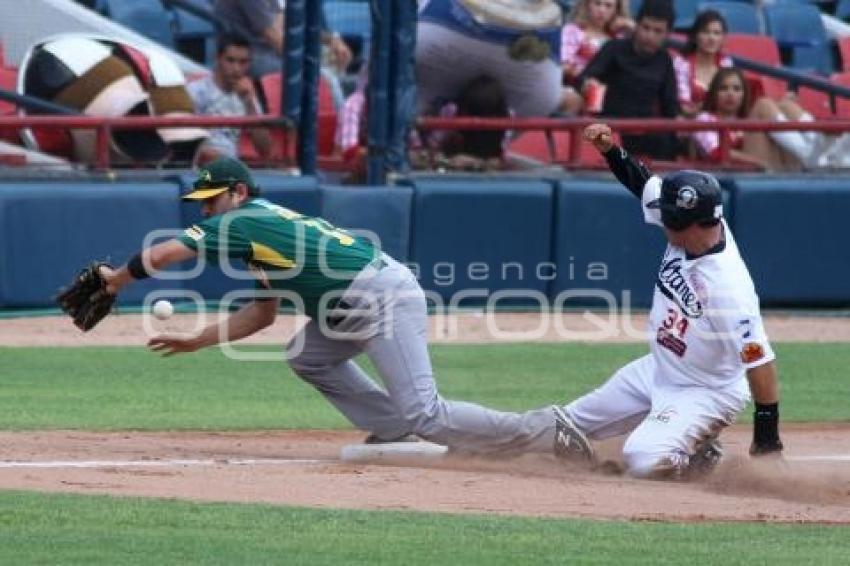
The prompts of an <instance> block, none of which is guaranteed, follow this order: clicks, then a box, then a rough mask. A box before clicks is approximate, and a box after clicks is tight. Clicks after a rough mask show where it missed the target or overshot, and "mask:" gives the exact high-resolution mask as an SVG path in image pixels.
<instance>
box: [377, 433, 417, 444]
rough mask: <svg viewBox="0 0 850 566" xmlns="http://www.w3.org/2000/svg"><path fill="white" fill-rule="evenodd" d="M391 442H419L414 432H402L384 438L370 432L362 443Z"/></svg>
mask: <svg viewBox="0 0 850 566" xmlns="http://www.w3.org/2000/svg"><path fill="white" fill-rule="evenodd" d="M391 442H419V437H418V436H416V435H415V434H402V435H401V436H398V437H396V438H389V439H384V438H381V437H380V436H378V435H377V434H370V435H369V436H367V437H366V439H365V440H364V441H363V443H364V444H389V443H391Z"/></svg>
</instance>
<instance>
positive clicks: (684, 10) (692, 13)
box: [629, 0, 699, 30]
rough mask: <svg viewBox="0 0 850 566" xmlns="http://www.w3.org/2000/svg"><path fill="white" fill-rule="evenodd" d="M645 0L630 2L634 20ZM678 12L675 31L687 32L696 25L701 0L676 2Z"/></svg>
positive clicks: (630, 10) (674, 25) (630, 11)
mask: <svg viewBox="0 0 850 566" xmlns="http://www.w3.org/2000/svg"><path fill="white" fill-rule="evenodd" d="M642 4H643V0H629V14H630V15H631V16H632V18H634V17H635V16H637V13H638V11H639V10H640V7H641V5H642ZM673 4H674V7H675V10H676V21H675V22H674V23H673V29H677V30H686V29H688V28H689V27H691V26H692V25H693V23H694V19H695V18H696V16H697V6H698V5H699V0H676V2H674V3H673Z"/></svg>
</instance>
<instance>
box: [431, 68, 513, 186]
mask: <svg viewBox="0 0 850 566" xmlns="http://www.w3.org/2000/svg"><path fill="white" fill-rule="evenodd" d="M511 114H512V113H511V110H510V108H509V107H508V101H507V98H506V97H505V92H504V90H503V89H502V87H501V85H500V84H499V81H497V80H496V79H494V78H493V77H489V76H486V75H482V76H480V77H476V78H474V79H473V80H471V81H470V82H469V83H468V84H467V85H466V86H465V87H464V89H463V91H462V92H461V93H460V96H458V98H457V101H456V102H455V103H454V104H449V105H447V106H446V107H444V108H443V112H442V115H443V116H446V117H448V116H457V117H463V116H475V117H479V118H508V117H510V116H511ZM434 134H435V135H433V136H432V137H431V138H430V139H429V140H428V141H429V143H430V144H431V145H432V146H435V147H436V148H437V150H438V154H437V162H438V165H440V166H442V167H446V168H449V169H461V170H466V171H487V170H493V169H501V168H503V167H504V153H505V147H506V145H507V137H508V133H507V132H506V131H505V130H452V131H448V132H434Z"/></svg>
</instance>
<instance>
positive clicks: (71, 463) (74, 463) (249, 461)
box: [0, 458, 337, 468]
mask: <svg viewBox="0 0 850 566" xmlns="http://www.w3.org/2000/svg"><path fill="white" fill-rule="evenodd" d="M333 462H337V460H320V459H314V458H206V459H192V458H190V459H162V460H42V461H24V460H4V461H0V468H167V467H186V466H293V465H295V466H297V465H308V464H330V463H333Z"/></svg>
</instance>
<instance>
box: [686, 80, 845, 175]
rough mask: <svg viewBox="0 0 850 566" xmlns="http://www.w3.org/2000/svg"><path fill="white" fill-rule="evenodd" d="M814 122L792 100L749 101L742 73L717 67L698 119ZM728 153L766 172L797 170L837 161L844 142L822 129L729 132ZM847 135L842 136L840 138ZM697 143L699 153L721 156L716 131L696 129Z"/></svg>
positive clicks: (760, 99) (695, 138)
mask: <svg viewBox="0 0 850 566" xmlns="http://www.w3.org/2000/svg"><path fill="white" fill-rule="evenodd" d="M743 118H751V119H754V120H771V121H776V122H786V121H803V122H810V121H813V120H814V118H812V116H811V114H809V113H808V112H806V111H805V110H803V109H802V108H800V106H799V105H798V104H797V103H796V102H794V101H793V100H791V99H790V98H784V99H783V100H781V101H779V102H775V101H773V100H771V99H769V98H764V97H763V98H759V99H758V100H757V101H755V103H752V105H751V102H750V91H749V87H748V84H747V81H746V80H745V79H744V75H743V73H742V72H741V71H740V70H738V69H735V68H723V69H720V70H719V71H717V73H716V74H715V75H714V78H713V79H712V81H711V84H710V85H709V87H708V92H707V94H706V97H705V102H704V104H703V111H702V112H701V113H700V114H699V115H697V120H700V121H703V122H716V121H717V120H736V119H743ZM728 135H729V138H730V139H729V146H730V148H731V152H730V157H731V158H732V159H733V161H738V162H743V163H750V164H753V165H757V166H759V167H761V168H763V169H765V170H768V171H795V170H799V169H801V168H811V167H823V166H830V165H833V164H837V163H835V162H834V157H835V156H834V155H833V154H835V153H836V152H837V151H838V149H839V146H840V145H841V144H837V143H836V140H835V138H832V137H829V136H825V135H823V134H822V133H820V132H812V131H809V132H802V131H776V132H740V131H739V132H730V133H729V134H728ZM843 137H844V136H842V137H840V138H838V140H841V139H842V138H843ZM693 138H694V141H695V143H696V145H697V148H698V150H699V152H700V154H701V156H702V157H703V158H705V159H708V160H711V161H717V160H719V158H720V135H719V134H718V132H717V131H704V132H695V133H694V136H693Z"/></svg>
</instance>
